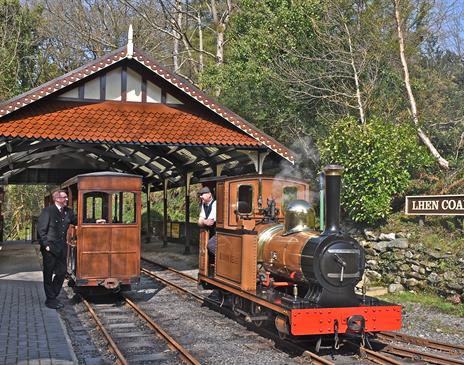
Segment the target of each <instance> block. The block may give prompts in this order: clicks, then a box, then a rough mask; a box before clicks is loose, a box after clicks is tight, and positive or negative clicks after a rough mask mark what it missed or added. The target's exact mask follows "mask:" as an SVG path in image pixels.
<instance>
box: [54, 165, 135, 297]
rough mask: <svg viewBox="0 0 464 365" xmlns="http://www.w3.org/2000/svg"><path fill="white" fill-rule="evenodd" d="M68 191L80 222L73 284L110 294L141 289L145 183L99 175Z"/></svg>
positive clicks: (70, 184) (72, 237)
mask: <svg viewBox="0 0 464 365" xmlns="http://www.w3.org/2000/svg"><path fill="white" fill-rule="evenodd" d="M62 188H63V189H64V190H66V191H67V193H68V198H69V203H68V204H69V206H70V207H71V208H72V209H73V211H74V214H76V215H77V222H78V223H77V226H76V227H70V229H69V231H68V259H67V271H68V275H69V277H70V282H71V283H73V284H75V285H77V286H87V287H91V286H102V287H105V288H107V289H119V288H121V286H128V285H130V284H134V283H138V282H139V280H140V242H141V241H140V239H141V238H140V234H141V230H140V224H141V215H140V214H141V213H140V212H141V188H142V178H141V177H140V176H136V175H129V174H122V173H114V172H98V173H90V174H83V175H78V176H76V177H74V178H72V179H70V180H68V181H66V182H65V183H64V184H63V185H62Z"/></svg>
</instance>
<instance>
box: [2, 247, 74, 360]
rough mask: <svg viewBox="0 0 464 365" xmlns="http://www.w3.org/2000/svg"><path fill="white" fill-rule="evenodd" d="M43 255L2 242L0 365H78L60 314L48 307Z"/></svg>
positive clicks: (33, 249) (31, 249) (32, 249)
mask: <svg viewBox="0 0 464 365" xmlns="http://www.w3.org/2000/svg"><path fill="white" fill-rule="evenodd" d="M40 259H41V257H40V255H37V252H36V246H35V245H32V244H31V243H30V242H24V241H10V242H0V364H5V365H10V364H29V365H32V364H47V365H58V364H60V365H68V364H77V359H76V356H75V354H74V351H73V349H72V346H71V342H70V340H69V337H68V335H67V333H66V329H65V326H64V324H63V322H62V320H61V318H60V315H59V313H58V312H57V311H56V310H54V309H49V308H47V307H46V306H45V304H44V302H45V293H44V290H43V281H42V271H41V267H40Z"/></svg>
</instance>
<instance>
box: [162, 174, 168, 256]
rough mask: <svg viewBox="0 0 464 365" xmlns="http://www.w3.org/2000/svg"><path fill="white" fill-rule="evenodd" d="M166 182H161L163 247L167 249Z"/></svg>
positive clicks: (166, 180) (165, 180)
mask: <svg viewBox="0 0 464 365" xmlns="http://www.w3.org/2000/svg"><path fill="white" fill-rule="evenodd" d="M168 182H169V180H168V179H164V180H163V247H168Z"/></svg>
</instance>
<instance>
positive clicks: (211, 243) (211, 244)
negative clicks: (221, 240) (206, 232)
mask: <svg viewBox="0 0 464 365" xmlns="http://www.w3.org/2000/svg"><path fill="white" fill-rule="evenodd" d="M216 246H217V237H216V235H214V236H213V237H211V238H210V239H209V240H208V246H207V247H208V251H209V253H210V254H212V255H216Z"/></svg>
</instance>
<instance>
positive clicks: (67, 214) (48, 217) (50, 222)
mask: <svg viewBox="0 0 464 365" xmlns="http://www.w3.org/2000/svg"><path fill="white" fill-rule="evenodd" d="M63 209H64V213H63V214H62V213H60V211H59V210H58V207H57V206H56V205H55V204H52V205H49V206H48V207H46V208H44V209H43V210H42V213H40V216H39V220H38V223H37V234H38V236H39V243H40V249H41V250H45V247H47V246H49V247H50V252H51V253H53V254H55V255H56V254H59V253H60V252H61V251H62V250H64V249H65V248H66V233H67V231H68V227H69V225H70V224H74V225H75V224H77V218H76V216H75V214H74V212H73V211H72V209H70V208H68V207H64V208H63Z"/></svg>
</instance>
